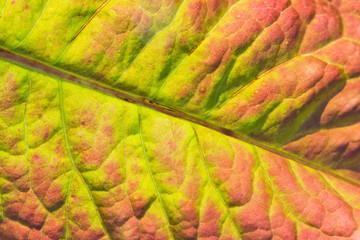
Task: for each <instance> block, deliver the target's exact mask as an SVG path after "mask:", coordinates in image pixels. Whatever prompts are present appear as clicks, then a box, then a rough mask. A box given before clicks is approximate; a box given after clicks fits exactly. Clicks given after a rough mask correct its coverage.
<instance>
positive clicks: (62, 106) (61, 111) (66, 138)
mask: <svg viewBox="0 0 360 240" xmlns="http://www.w3.org/2000/svg"><path fill="white" fill-rule="evenodd" d="M58 90H59V102H60V115H61V122H62V127H63V134H64V140H65V145H66V149H67V151H68V155H69V158H70V161H71V165H72V167H73V171H74V172H76V173H77V174H78V176H79V177H80V179H81V181H82V183H83V184H84V186H85V188H86V191H87V192H88V194H89V196H90V199H91V201H92V203H93V205H94V208H95V211H96V215H97V216H98V218H99V220H100V222H101V225H102V226H103V230H104V234H105V236H106V237H107V238H108V239H111V238H110V235H109V233H108V231H107V229H106V227H105V223H104V221H103V219H102V217H101V214H100V212H99V209H98V207H97V205H96V204H95V200H94V197H93V195H92V193H91V191H90V189H89V186H88V185H87V183H86V181H85V179H84V178H83V176H82V174H81V172H80V171H79V169H78V168H77V167H76V164H75V162H74V159H73V157H72V153H71V150H70V144H69V140H68V137H67V131H66V124H65V109H64V97H63V88H62V81H61V80H58ZM72 175H73V174H72ZM71 179H72V176H71ZM69 189H70V183H69V188H68V190H69Z"/></svg>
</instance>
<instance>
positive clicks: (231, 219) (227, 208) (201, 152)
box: [193, 128, 241, 239]
mask: <svg viewBox="0 0 360 240" xmlns="http://www.w3.org/2000/svg"><path fill="white" fill-rule="evenodd" d="M193 130H194V134H195V137H196V141H197V145H198V148H199V151H200V155H201V160H202V163H203V165H204V168H205V170H206V174H207V177H208V179H209V181H210V183H211V185H212V187H213V188H214V190H215V191H216V193H217V195H218V197H219V198H220V200H221V202H222V204H223V205H224V207H225V209H226V213H227V217H228V218H229V220H230V222H231V224H232V225H233V227H234V229H235V232H236V236H237V237H238V238H239V239H241V234H240V232H239V229H238V228H237V226H236V223H235V221H234V219H233V217H232V215H231V212H230V209H229V207H228V205H227V204H226V202H225V199H224V197H223V196H222V194H221V193H220V191H219V189H218V188H217V187H216V184H215V183H214V181H213V179H212V177H211V175H210V172H209V168H208V166H207V164H206V160H205V157H204V153H203V151H202V148H201V146H200V141H199V137H198V135H197V132H196V131H195V129H194V128H193Z"/></svg>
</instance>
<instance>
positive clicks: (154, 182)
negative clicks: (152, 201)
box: [138, 107, 175, 239]
mask: <svg viewBox="0 0 360 240" xmlns="http://www.w3.org/2000/svg"><path fill="white" fill-rule="evenodd" d="M138 112H139V132H140V139H141V145H142V149H143V153H144V157H145V161H146V166H147V169H148V171H149V173H150V176H151V180H152V182H153V185H154V187H155V190H156V194H157V197H158V199H159V202H160V205H161V208H162V210H163V213H164V216H165V221H166V226H167V228H168V230H169V234H170V238H171V239H175V238H174V236H173V234H172V231H171V229H170V222H169V217H168V215H167V213H166V210H165V205H164V203H163V201H162V197H161V195H160V191H159V188H158V186H157V183H156V180H155V177H154V174H153V172H152V170H151V167H150V163H149V159H148V157H147V154H146V148H145V143H144V139H143V134H142V124H141V110H140V107H138Z"/></svg>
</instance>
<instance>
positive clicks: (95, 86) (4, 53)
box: [0, 47, 360, 186]
mask: <svg viewBox="0 0 360 240" xmlns="http://www.w3.org/2000/svg"><path fill="white" fill-rule="evenodd" d="M0 59H3V60H6V61H9V62H11V63H13V64H16V65H20V66H22V67H25V68H30V69H31V70H35V71H38V72H42V73H45V74H48V75H51V76H53V77H56V78H60V79H62V80H66V81H68V82H71V83H74V84H77V85H80V86H82V87H86V88H89V89H92V90H94V91H97V92H101V93H103V94H106V95H109V96H112V97H115V98H118V99H121V100H123V101H126V102H130V103H134V104H138V105H141V106H144V107H147V108H151V109H153V110H155V111H157V112H161V113H163V114H166V115H169V116H172V117H175V118H179V119H183V120H186V121H189V122H192V123H196V124H198V125H201V126H203V127H206V128H208V129H211V130H214V131H217V132H219V133H222V134H225V135H227V136H230V137H232V138H236V139H238V140H240V141H243V142H245V143H248V144H252V145H255V146H257V147H259V148H262V149H264V150H267V151H269V152H273V153H275V154H278V155H280V156H282V157H285V158H287V159H290V160H293V161H295V162H298V163H301V164H303V165H305V166H308V167H310V168H313V169H315V170H318V171H321V172H324V173H326V174H329V175H332V176H335V177H337V178H341V179H343V180H345V181H347V182H350V183H352V184H355V185H357V186H360V183H358V182H356V181H355V180H353V179H349V178H346V177H344V176H342V175H340V174H338V173H336V172H334V171H331V170H329V169H324V168H321V167H320V166H317V165H315V164H312V163H310V162H309V161H306V160H305V159H302V158H300V157H299V156H295V155H292V154H290V153H287V152H284V151H281V150H279V149H276V148H274V147H273V146H271V145H270V144H268V143H265V142H260V141H257V140H254V139H252V138H250V137H248V136H246V135H243V134H240V133H237V132H234V131H232V130H230V129H227V128H224V127H220V126H217V125H215V124H213V123H209V122H207V121H204V120H202V119H200V118H197V117H194V116H192V115H189V114H187V113H184V112H182V111H179V110H177V109H172V108H169V107H166V106H164V105H161V104H158V103H156V102H154V101H153V100H149V99H147V98H144V97H141V96H137V95H133V94H130V93H127V92H124V91H121V90H119V89H115V88H111V87H110V86H107V85H105V84H103V83H100V82H96V81H95V80H93V79H90V78H86V77H83V76H80V75H77V74H75V73H72V72H69V71H66V70H64V69H61V68H57V67H54V66H51V65H48V64H46V63H44V62H41V61H38V60H35V59H31V58H29V57H26V56H23V55H21V54H18V53H15V52H12V51H9V50H6V49H4V48H2V47H0Z"/></svg>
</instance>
